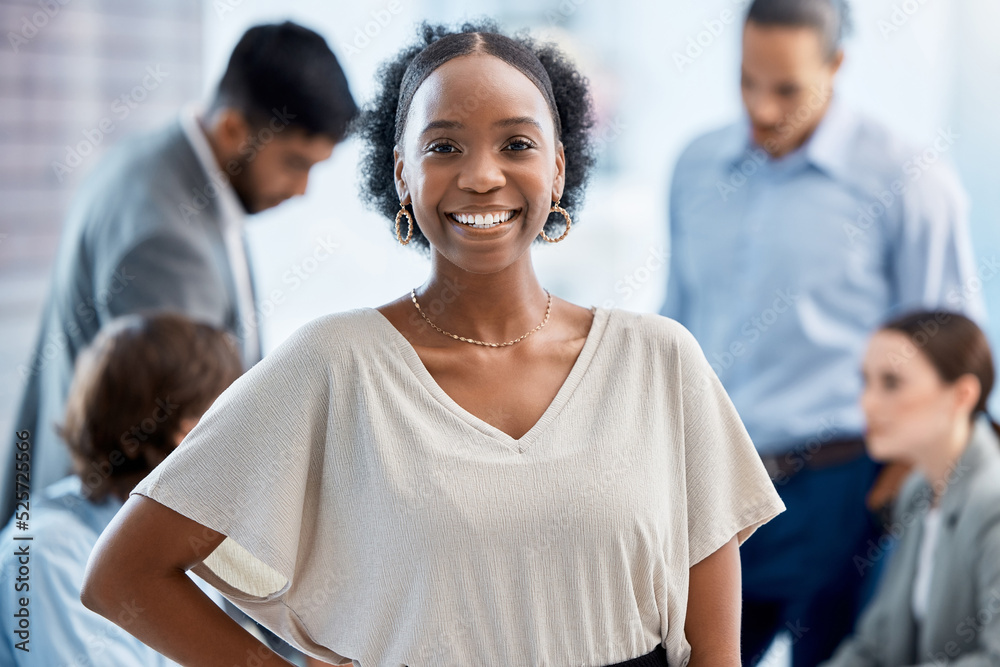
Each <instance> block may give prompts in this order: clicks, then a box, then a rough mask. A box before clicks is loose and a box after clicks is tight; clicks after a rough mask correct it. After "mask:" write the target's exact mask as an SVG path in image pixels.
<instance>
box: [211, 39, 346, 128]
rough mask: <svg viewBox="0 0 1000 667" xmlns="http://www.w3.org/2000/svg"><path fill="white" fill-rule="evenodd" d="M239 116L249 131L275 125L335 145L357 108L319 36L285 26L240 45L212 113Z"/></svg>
mask: <svg viewBox="0 0 1000 667" xmlns="http://www.w3.org/2000/svg"><path fill="white" fill-rule="evenodd" d="M222 107H229V108H233V109H236V110H238V111H240V112H241V113H242V114H243V115H244V117H246V119H247V121H248V122H249V123H250V125H251V126H253V127H254V128H260V127H263V126H265V125H267V124H268V123H270V122H271V120H272V119H273V118H277V121H278V122H280V123H288V124H289V125H290V126H292V127H296V128H299V129H301V130H304V131H305V132H306V133H307V134H325V135H327V136H329V137H331V138H333V139H334V141H340V140H341V139H343V138H344V135H345V134H346V133H347V126H348V124H349V123H350V121H351V120H352V119H353V118H354V116H355V114H357V111H358V107H357V104H355V102H354V98H353V97H352V96H351V91H350V88H349V87H348V85H347V77H346V76H344V71H343V70H342V69H341V68H340V63H339V62H337V57H336V56H335V55H334V54H333V51H331V50H330V47H329V46H327V43H326V40H324V39H323V37H321V36H320V35H319V34H317V33H315V32H313V31H312V30H310V29H308V28H305V27H303V26H300V25H297V24H295V23H292V22H291V21H285V22H284V23H280V24H266V25H258V26H254V27H253V28H250V29H249V30H247V31H246V34H244V35H243V37H242V38H241V39H240V41H239V43H238V44H237V45H236V48H235V49H233V55H232V56H231V57H230V58H229V65H228V66H227V67H226V72H225V74H223V75H222V80H221V81H220V82H219V87H218V90H217V91H216V95H215V100H214V101H213V103H212V109H213V110H214V109H218V108H222Z"/></svg>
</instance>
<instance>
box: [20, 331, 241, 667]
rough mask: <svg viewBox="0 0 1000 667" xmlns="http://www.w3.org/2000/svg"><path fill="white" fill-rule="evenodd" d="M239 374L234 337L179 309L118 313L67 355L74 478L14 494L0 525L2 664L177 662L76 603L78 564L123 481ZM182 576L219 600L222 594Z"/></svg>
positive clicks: (171, 442)
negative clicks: (75, 354)
mask: <svg viewBox="0 0 1000 667" xmlns="http://www.w3.org/2000/svg"><path fill="white" fill-rule="evenodd" d="M241 373H242V363H241V359H240V353H239V350H238V349H237V347H236V344H235V339H232V338H231V337H230V336H229V335H228V334H226V333H225V332H223V331H222V330H219V329H215V328H213V327H210V326H208V325H206V324H196V323H194V322H193V321H191V320H189V319H187V318H186V317H184V316H182V315H178V314H173V313H159V314H150V315H128V316H125V317H121V318H118V319H116V320H113V321H112V322H110V323H108V325H106V326H105V327H104V328H103V329H102V330H101V331H100V332H99V334H98V335H97V337H96V338H95V339H94V342H93V343H92V344H91V345H90V346H89V347H88V348H86V349H85V351H84V352H83V353H82V354H81V355H80V357H79V358H78V360H77V364H76V371H75V374H74V377H73V382H72V385H71V387H70V392H69V396H68V400H67V406H66V412H65V417H64V421H63V423H62V426H61V427H59V432H60V435H61V436H62V437H63V438H64V439H65V441H66V443H67V444H68V445H69V448H70V451H71V454H72V459H73V468H74V474H72V475H70V476H68V477H65V478H63V479H62V480H60V481H58V482H55V483H54V484H51V485H50V486H48V487H46V488H45V490H44V491H43V493H42V494H39V495H38V496H30V497H29V498H27V499H26V500H24V501H23V503H21V504H19V506H18V508H17V513H16V514H15V518H14V519H12V520H11V522H10V523H8V524H7V526H6V527H5V528H4V529H3V531H2V532H0V536H2V539H3V544H4V545H6V548H5V549H4V553H3V555H2V557H0V572H2V575H0V576H2V578H3V580H4V586H3V590H4V591H5V593H6V594H5V595H3V596H2V597H0V615H2V617H3V618H4V619H7V621H6V622H7V624H8V627H9V626H10V625H13V626H14V628H13V629H14V632H10V631H8V632H4V634H3V637H4V638H3V640H2V641H0V664H2V665H10V666H11V667H14V666H20V665H31V666H33V667H39V666H42V665H45V666H50V665H51V666H53V667H54V666H56V665H71V664H72V665H76V664H87V665H114V666H116V667H131V666H135V667H160V666H163V665H174V664H175V663H173V662H172V661H170V660H168V659H167V658H165V657H164V656H162V655H160V654H158V653H156V652H155V651H154V650H153V649H151V648H149V647H148V646H146V645H145V644H143V643H142V642H140V641H139V640H137V639H135V638H134V637H132V636H131V635H130V634H128V633H127V632H125V631H124V630H122V629H120V628H119V627H117V626H116V625H115V624H114V623H111V622H110V621H108V620H106V619H104V618H102V617H101V616H99V615H98V614H95V613H94V612H92V611H90V610H89V609H87V608H85V607H84V606H83V604H82V603H81V602H80V588H81V585H82V584H83V575H84V570H85V567H86V565H87V559H88V558H89V556H90V552H91V550H92V549H93V547H94V544H95V543H96V542H97V538H98V536H99V535H100V534H101V531H103V530H104V528H105V527H106V526H107V525H108V524H109V523H110V522H111V519H112V518H113V517H114V515H115V513H116V512H118V510H119V509H120V508H121V506H122V504H123V503H124V501H125V499H127V498H128V495H129V492H130V491H131V490H132V487H134V486H135V485H136V484H137V483H138V482H139V481H140V480H141V479H142V478H143V477H145V476H146V475H147V474H148V473H149V472H150V471H152V470H153V468H155V467H156V465H157V464H158V463H159V462H160V461H162V460H164V458H166V456H167V455H168V454H169V453H170V452H171V451H172V450H173V449H174V448H175V447H176V446H177V445H178V444H179V443H180V441H181V440H182V439H183V438H184V436H185V435H186V434H187V432H188V431H190V430H191V428H192V427H193V426H194V425H195V423H197V421H198V419H199V418H200V417H201V415H202V414H203V413H204V412H205V410H207V409H208V407H209V406H210V405H211V404H212V402H213V401H214V400H215V398H216V397H217V396H218V395H219V394H221V393H222V391H223V390H224V389H225V388H226V387H228V386H229V385H230V384H231V383H232V382H233V381H234V380H236V378H238V377H239V376H240V374H241ZM19 437H20V438H22V439H23V440H24V441H28V440H29V437H30V435H29V434H27V433H21V434H20V435H19ZM22 451H24V452H26V454H27V455H26V454H25V453H21V451H19V452H17V453H18V454H19V459H20V460H23V461H26V462H29V463H30V460H31V459H30V449H28V448H27V447H25V448H24V450H22ZM24 467H26V466H23V465H22V468H24ZM29 470H30V468H29ZM19 490H20V488H19ZM18 518H21V519H22V520H26V521H27V528H24V527H23V526H19V525H17V524H18V523H19V522H18V521H17V519H18ZM18 538H26V539H18ZM26 570H27V571H26ZM192 578H194V579H195V580H196V582H197V583H198V585H199V586H201V587H202V588H203V589H204V590H205V591H206V593H208V594H209V596H210V597H212V598H213V599H214V600H215V601H216V603H218V604H220V606H222V603H223V599H222V597H221V595H219V594H218V593H217V592H216V591H215V590H214V589H212V588H211V587H210V586H208V584H205V583H204V582H202V581H201V580H199V579H197V578H195V577H192ZM24 610H27V611H26V612H25V611H24ZM141 613H142V609H141V608H138V607H134V606H133V607H132V608H129V607H124V608H123V609H122V610H121V614H120V616H119V619H120V620H122V621H124V623H123V625H126V627H127V624H128V621H129V619H130V618H134V617H135V616H136V615H138V614H141ZM26 614H27V615H26ZM19 618H27V619H29V621H27V622H24V623H22V622H20V621H19ZM17 630H22V633H23V634H22V633H19V632H17Z"/></svg>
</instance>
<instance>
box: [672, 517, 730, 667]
mask: <svg viewBox="0 0 1000 667" xmlns="http://www.w3.org/2000/svg"><path fill="white" fill-rule="evenodd" d="M690 572H691V574H690V579H689V581H690V583H689V585H688V605H687V620H686V621H685V623H684V634H685V636H686V637H687V640H688V643H689V644H691V662H689V663H688V667H740V608H741V606H742V593H743V590H742V589H743V585H742V576H741V574H740V548H739V546H738V543H737V539H736V537H733V539H731V540H729V542H727V543H726V544H725V545H724V546H723V547H722V548H721V549H719V550H718V551H716V552H715V553H713V554H712V555H710V556H708V557H706V558H704V559H703V560H701V561H700V562H698V563H696V564H695V565H694V566H693V567H692V568H691V571H690Z"/></svg>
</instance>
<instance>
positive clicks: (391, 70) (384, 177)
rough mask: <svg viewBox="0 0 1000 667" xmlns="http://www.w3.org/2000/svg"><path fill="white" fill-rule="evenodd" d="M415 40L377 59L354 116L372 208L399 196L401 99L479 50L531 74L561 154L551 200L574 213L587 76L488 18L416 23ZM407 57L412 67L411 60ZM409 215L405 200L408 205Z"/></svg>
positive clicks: (584, 148) (580, 187)
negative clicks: (369, 89) (368, 91)
mask: <svg viewBox="0 0 1000 667" xmlns="http://www.w3.org/2000/svg"><path fill="white" fill-rule="evenodd" d="M417 32H418V39H417V41H416V43H415V44H413V45H411V46H409V47H407V48H405V49H403V51H401V52H400V53H399V54H398V55H397V56H396V57H395V58H394V59H392V60H389V61H387V62H385V63H383V64H382V66H381V67H380V68H379V71H378V74H377V81H378V87H377V91H376V94H375V98H374V99H373V100H372V101H371V103H369V104H368V105H367V106H366V107H365V108H364V109H362V112H361V114H360V115H359V116H358V117H357V119H356V121H355V125H354V132H355V133H356V134H357V135H358V136H359V138H360V139H361V141H362V145H363V148H362V160H361V187H362V191H363V195H364V199H365V200H366V201H367V202H368V206H369V207H370V208H372V209H373V210H375V211H377V212H379V213H381V214H383V215H385V216H386V217H387V218H389V219H390V220H393V221H394V220H395V218H396V213H397V211H399V196H398V194H397V193H396V183H395V179H394V177H393V165H394V160H393V155H392V152H393V148H394V146H395V145H396V143H397V142H398V141H399V138H400V137H401V135H402V131H403V127H404V124H405V122H406V114H407V112H408V111H409V103H410V100H411V99H412V97H413V93H414V92H416V89H417V88H418V87H419V86H420V84H421V83H422V82H423V81H424V79H426V78H427V76H429V75H430V74H431V72H433V71H434V70H435V69H437V68H438V67H440V66H441V65H442V64H444V63H445V62H447V61H449V60H451V59H452V58H456V57H458V56H462V55H467V54H469V53H476V52H478V53H486V54H489V55H492V56H495V57H497V58H500V59H501V60H503V61H504V62H506V63H508V64H510V65H512V66H513V67H516V68H517V69H518V70H520V71H521V72H522V73H523V74H524V75H525V76H527V77H528V78H529V79H531V80H532V82H534V83H535V85H536V86H538V88H539V90H540V91H541V93H542V96H543V97H545V98H546V101H547V102H548V104H549V107H550V109H552V111H553V121H554V124H555V128H556V135H557V138H558V139H559V140H560V141H561V142H562V145H563V150H564V151H565V154H566V176H565V178H566V181H565V187H564V189H563V195H562V199H561V200H560V201H559V205H560V206H562V207H563V208H565V209H566V210H567V211H569V212H570V214H575V213H576V211H577V210H578V208H579V206H580V205H581V204H582V203H583V194H584V189H585V187H586V184H587V179H588V176H589V174H590V170H591V167H593V165H594V159H595V158H594V149H593V144H592V140H591V135H590V130H591V128H592V127H593V125H594V115H593V103H592V101H591V98H590V92H589V90H588V88H587V79H586V78H585V77H584V76H583V75H581V74H580V72H578V71H577V69H576V67H575V66H574V65H573V63H571V62H570V61H569V59H568V58H567V57H566V56H565V55H563V54H562V52H560V51H559V50H558V49H557V48H556V46H555V45H553V44H538V43H536V42H535V41H534V40H532V39H531V38H530V37H528V36H527V35H523V34H519V35H517V36H515V37H508V36H506V35H504V34H503V33H501V32H500V29H499V27H498V26H497V24H496V22H494V21H492V20H489V19H482V20H478V21H476V22H472V23H465V24H463V25H462V26H461V27H460V28H459V29H458V30H453V29H450V28H449V27H447V26H443V25H430V24H428V23H423V24H421V25H420V26H419V29H418V31H417ZM411 64H412V67H411ZM410 212H411V214H412V207H410ZM563 224H564V221H563V218H562V215H560V214H558V213H552V214H550V215H549V219H548V221H547V222H546V223H545V233H546V234H548V235H551V236H558V234H557V233H556V230H557V229H559V228H560V227H561V226H562V225H563ZM413 242H414V243H416V245H417V246H418V247H420V248H422V249H424V250H428V249H429V247H430V246H429V244H428V242H427V238H426V237H425V236H424V235H423V233H421V231H420V229H419V226H417V225H414V228H413Z"/></svg>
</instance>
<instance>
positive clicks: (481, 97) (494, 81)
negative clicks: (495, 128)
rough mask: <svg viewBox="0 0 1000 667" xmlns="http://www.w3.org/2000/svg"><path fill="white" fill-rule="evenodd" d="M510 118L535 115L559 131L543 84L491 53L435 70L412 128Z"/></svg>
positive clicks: (412, 115) (417, 97)
mask: <svg viewBox="0 0 1000 667" xmlns="http://www.w3.org/2000/svg"><path fill="white" fill-rule="evenodd" d="M510 118H532V119H533V120H534V121H535V122H536V123H537V124H538V125H539V126H541V128H543V131H544V132H545V133H546V134H549V135H552V134H554V131H555V129H554V125H553V122H552V115H551V111H550V109H549V106H548V104H547V103H546V101H545V97H544V96H543V95H542V92H541V91H540V90H539V89H538V87H537V86H536V85H535V84H534V82H532V80H531V79H529V78H528V77H527V76H525V75H524V73H522V72H521V71H520V70H518V69H517V68H516V67H513V66H511V65H509V64H507V63H506V62H504V61H503V60H501V59H499V58H497V57H495V56H491V55H488V54H481V53H474V54H469V55H464V56H459V57H457V58H453V59H451V60H449V61H448V62H446V63H444V64H442V65H441V66H440V67H438V68H437V69H435V70H434V71H433V72H431V74H430V75H429V76H428V77H427V78H426V79H425V80H424V81H423V83H421V84H420V86H419V87H418V88H417V90H416V92H415V93H414V95H413V101H412V102H411V104H410V109H409V114H408V118H407V119H406V133H407V134H409V133H411V132H415V133H416V134H418V135H419V134H421V133H423V131H424V129H425V128H426V127H427V125H429V124H431V123H440V122H442V121H444V122H447V123H451V124H461V125H463V126H472V125H475V126H477V127H479V126H482V125H488V124H491V123H495V122H496V121H498V120H505V119H510Z"/></svg>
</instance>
